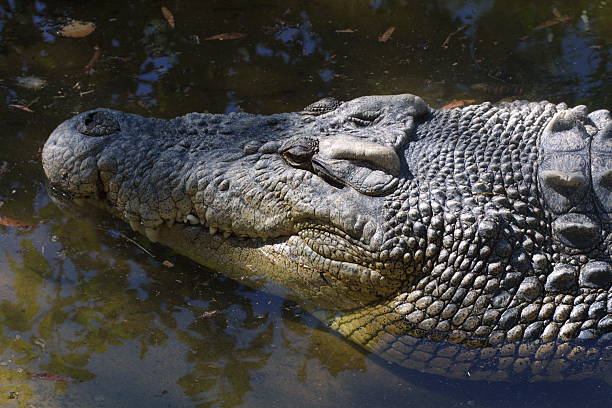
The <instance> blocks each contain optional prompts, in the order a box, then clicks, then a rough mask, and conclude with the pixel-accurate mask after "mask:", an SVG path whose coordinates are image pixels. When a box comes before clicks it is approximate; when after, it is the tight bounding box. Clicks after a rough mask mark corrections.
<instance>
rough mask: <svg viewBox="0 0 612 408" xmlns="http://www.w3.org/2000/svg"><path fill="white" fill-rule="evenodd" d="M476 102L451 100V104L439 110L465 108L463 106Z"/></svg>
mask: <svg viewBox="0 0 612 408" xmlns="http://www.w3.org/2000/svg"><path fill="white" fill-rule="evenodd" d="M474 102H476V100H475V99H453V101H452V102H450V103H447V104H446V105H444V106H443V107H441V108H440V109H453V108H459V107H461V106H465V105H470V104H472V103H474Z"/></svg>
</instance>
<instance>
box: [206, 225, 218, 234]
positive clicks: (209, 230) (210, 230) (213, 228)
mask: <svg viewBox="0 0 612 408" xmlns="http://www.w3.org/2000/svg"><path fill="white" fill-rule="evenodd" d="M217 231H219V230H218V229H217V228H215V227H210V228H209V229H208V232H209V233H210V235H215V234H216V233H217Z"/></svg>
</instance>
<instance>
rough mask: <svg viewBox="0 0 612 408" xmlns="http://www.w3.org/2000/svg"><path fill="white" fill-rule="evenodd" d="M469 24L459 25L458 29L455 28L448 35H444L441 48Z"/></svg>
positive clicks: (446, 46)
mask: <svg viewBox="0 0 612 408" xmlns="http://www.w3.org/2000/svg"><path fill="white" fill-rule="evenodd" d="M469 26H470V25H469V24H464V25H462V26H461V27H459V28H458V29H456V30H455V31H453V32H452V33H450V34H449V35H447V36H446V40H444V42H443V43H442V48H448V46H449V43H450V40H451V39H452V38H453V37H454V36H456V35H457V34H459V33H460V32H462V31H463V30H465V29H466V28H468V27H469Z"/></svg>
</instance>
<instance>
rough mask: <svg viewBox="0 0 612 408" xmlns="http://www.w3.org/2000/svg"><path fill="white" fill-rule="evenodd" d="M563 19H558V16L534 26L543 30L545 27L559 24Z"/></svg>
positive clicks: (535, 28)
mask: <svg viewBox="0 0 612 408" xmlns="http://www.w3.org/2000/svg"><path fill="white" fill-rule="evenodd" d="M560 22H561V21H559V20H557V19H556V18H553V19H551V20H548V21H545V22H543V23H542V24H540V25H538V26H535V27H533V29H534V30H541V29H543V28H547V27H552V26H555V25H557V24H559V23H560Z"/></svg>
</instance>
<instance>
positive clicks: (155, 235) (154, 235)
mask: <svg viewBox="0 0 612 408" xmlns="http://www.w3.org/2000/svg"><path fill="white" fill-rule="evenodd" d="M145 235H146V236H147V238H149V241H151V242H157V241H158V239H159V230H158V229H157V228H145Z"/></svg>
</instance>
